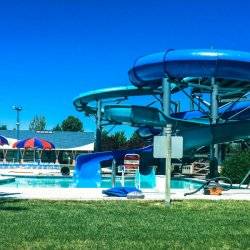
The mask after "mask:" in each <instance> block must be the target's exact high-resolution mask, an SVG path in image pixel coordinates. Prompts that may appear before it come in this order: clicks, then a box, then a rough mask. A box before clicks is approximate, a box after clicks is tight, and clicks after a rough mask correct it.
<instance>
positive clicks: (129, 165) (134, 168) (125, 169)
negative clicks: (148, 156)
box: [121, 154, 140, 186]
mask: <svg viewBox="0 0 250 250" xmlns="http://www.w3.org/2000/svg"><path fill="white" fill-rule="evenodd" d="M139 166H140V155H138V154H126V155H125V156H124V164H123V166H122V171H121V172H122V186H124V185H125V176H128V177H135V176H136V173H137V172H138V171H139Z"/></svg>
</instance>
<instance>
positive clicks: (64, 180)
mask: <svg viewBox="0 0 250 250" xmlns="http://www.w3.org/2000/svg"><path fill="white" fill-rule="evenodd" d="M1 186H2V187H15V188H86V187H89V186H87V185H86V186H85V185H84V184H83V183H81V184H79V183H78V182H77V181H76V180H75V179H74V178H72V177H15V182H11V183H6V184H2V185H1ZM116 186H117V187H119V186H121V181H120V179H117V181H116ZM125 186H135V183H134V180H133V179H131V180H126V182H125ZM200 186H201V184H200V183H198V182H192V181H188V180H179V179H178V180H176V179H172V180H171V188H176V189H196V188H198V187H200ZM96 187H99V188H110V187H112V183H111V179H110V178H103V179H102V181H101V183H98V185H97V186H96ZM141 188H150V187H149V186H146V185H145V184H143V185H141Z"/></svg>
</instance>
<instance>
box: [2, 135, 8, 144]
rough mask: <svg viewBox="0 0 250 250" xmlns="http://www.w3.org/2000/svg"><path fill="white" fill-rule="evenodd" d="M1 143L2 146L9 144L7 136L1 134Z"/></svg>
mask: <svg viewBox="0 0 250 250" xmlns="http://www.w3.org/2000/svg"><path fill="white" fill-rule="evenodd" d="M0 145H1V146H3V145H9V142H8V140H7V138H5V137H4V136H1V135H0Z"/></svg>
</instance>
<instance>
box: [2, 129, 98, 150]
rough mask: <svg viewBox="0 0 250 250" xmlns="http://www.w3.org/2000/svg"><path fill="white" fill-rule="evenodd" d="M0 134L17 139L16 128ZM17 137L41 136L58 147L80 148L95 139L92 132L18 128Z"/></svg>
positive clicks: (21, 138)
mask: <svg viewBox="0 0 250 250" xmlns="http://www.w3.org/2000/svg"><path fill="white" fill-rule="evenodd" d="M0 135H2V136H5V137H7V138H13V139H17V131H16V130H0ZM19 137H20V140H23V139H27V138H33V137H37V138H41V139H44V140H47V141H50V142H52V143H53V144H54V145H55V147H56V148H58V149H67V148H71V149H72V148H82V146H85V145H88V144H93V143H94V141H95V134H94V132H70V131H31V130H20V133H19Z"/></svg>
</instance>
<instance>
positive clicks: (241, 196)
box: [0, 176, 250, 201]
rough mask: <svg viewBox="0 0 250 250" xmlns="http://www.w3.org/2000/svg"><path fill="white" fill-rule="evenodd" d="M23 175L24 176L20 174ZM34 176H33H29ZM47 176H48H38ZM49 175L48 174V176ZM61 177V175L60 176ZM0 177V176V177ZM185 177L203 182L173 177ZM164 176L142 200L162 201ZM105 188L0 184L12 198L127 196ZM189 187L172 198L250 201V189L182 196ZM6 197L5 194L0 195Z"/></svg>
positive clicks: (160, 177) (82, 198)
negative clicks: (108, 192) (216, 194)
mask: <svg viewBox="0 0 250 250" xmlns="http://www.w3.org/2000/svg"><path fill="white" fill-rule="evenodd" d="M22 177H24V176H22ZM31 177H35V176H31ZM39 177H48V176H39ZM49 177H50V176H49ZM61 177H62V176H61ZM2 178H4V179H15V177H6V176H5V177H2ZM0 179H1V178H0ZM174 179H185V180H189V181H192V182H199V183H204V182H205V180H200V179H194V178H174ZM164 180H165V176H157V186H156V188H154V189H146V188H145V189H143V188H142V189H141V190H142V191H143V193H144V195H145V198H144V200H156V201H157V200H158V201H162V200H164V198H165V193H164V186H165V183H164ZM105 189H106V188H38V187H35V188H20V187H19V188H17V187H4V186H2V185H0V192H1V193H5V194H8V197H9V198H13V199H38V200H81V201H84V200H85V201H86V200H127V198H120V197H108V196H106V195H104V194H102V190H105ZM186 192H190V189H188V188H186V189H171V199H172V200H197V199H199V200H204V199H205V200H247V201H250V189H231V190H229V191H225V192H223V194H222V195H221V196H213V195H204V194H203V191H199V192H198V193H196V194H194V195H188V196H184V194H185V193H186ZM1 198H4V199H6V195H5V196H3V197H1V195H0V200H1Z"/></svg>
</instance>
